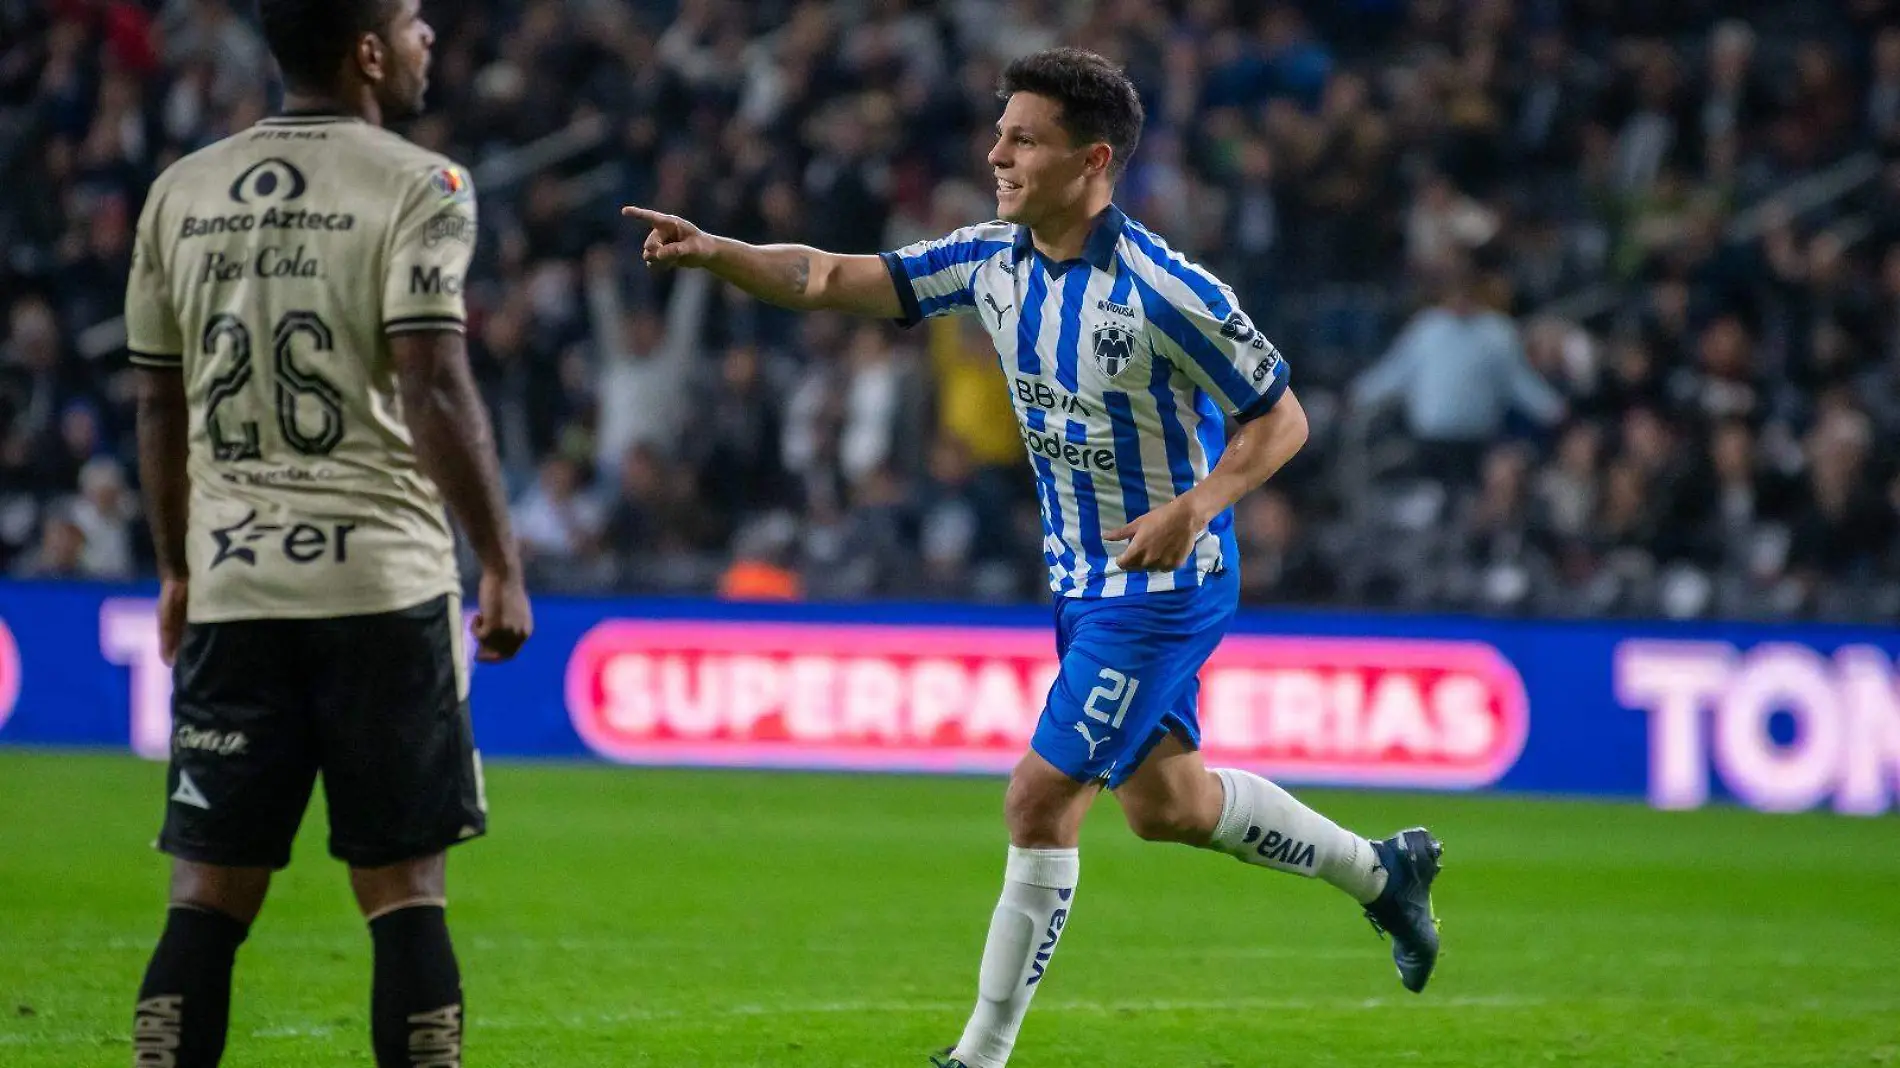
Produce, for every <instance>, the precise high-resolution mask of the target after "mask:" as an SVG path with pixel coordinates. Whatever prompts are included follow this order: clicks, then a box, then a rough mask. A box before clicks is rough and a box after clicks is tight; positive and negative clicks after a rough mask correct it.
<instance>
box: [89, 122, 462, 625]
mask: <svg viewBox="0 0 1900 1068" xmlns="http://www.w3.org/2000/svg"><path fill="white" fill-rule="evenodd" d="M475 232H476V214H475V195H474V189H473V187H472V185H471V184H470V181H469V176H468V173H467V172H466V171H465V170H463V169H462V168H460V167H458V166H456V165H455V164H454V163H452V162H450V161H449V160H447V159H444V158H443V157H441V156H438V155H436V154H434V153H432V152H429V151H426V150H424V149H422V148H420V147H419V146H417V145H414V144H412V143H410V142H408V141H406V140H404V139H403V138H401V137H399V136H397V135H396V134H393V133H390V132H388V131H386V130H383V129H381V128H379V127H376V126H372V125H369V124H367V123H364V122H360V121H357V120H354V119H344V118H331V117H283V118H276V119H268V120H265V121H264V122H261V123H259V124H258V125H256V126H253V127H251V128H250V129H248V130H245V131H244V132H242V133H239V134H237V135H235V136H233V137H230V138H228V139H226V140H224V141H221V142H219V143H217V144H214V145H212V146H210V147H208V148H205V149H203V150H201V151H199V152H197V153H194V154H193V155H191V156H188V157H186V158H184V159H182V160H180V161H179V162H178V163H176V164H174V165H173V166H172V167H171V168H169V169H168V170H167V171H166V172H165V173H164V174H162V175H161V176H160V177H159V179H158V181H157V183H156V184H155V185H154V186H153V188H152V192H151V195H150V198H149V199H148V200H147V202H146V206H145V210H144V213H143V215H142V216H141V217H140V220H139V230H138V236H137V240H136V243H135V248H134V256H133V264H132V276H131V280H130V283H129V284H128V286H127V291H126V330H127V335H128V336H127V347H128V348H129V349H130V350H131V354H132V361H133V363H135V364H137V365H140V366H144V367H152V368H161V369H166V368H177V369H178V370H179V372H180V373H181V374H182V375H183V376H184V385H185V396H186V398H187V401H188V403H189V406H190V412H191V417H190V440H191V445H190V460H189V469H190V475H191V507H190V513H191V515H190V529H189V534H188V553H187V559H188V561H189V564H190V568H191V611H190V617H191V620H192V621H193V622H216V621H222V620H231V619H258V618H302V619H308V618H331V617H336V616H347V615H367V614H374V613H379V612H387V611H393V610H395V609H398V608H404V607H408V606H410V605H414V604H420V603H422V602H423V601H426V600H429V599H431V598H433V597H437V596H440V595H442V594H445V593H453V592H456V590H457V589H458V588H459V585H460V583H459V580H458V577H457V575H456V566H455V553H454V536H453V534H452V532H451V529H450V527H449V523H448V518H447V516H446V514H445V513H444V511H443V506H442V498H441V494H440V492H439V491H438V490H437V488H436V486H435V484H434V482H433V481H431V480H430V479H429V478H428V476H427V475H425V474H424V473H423V472H422V470H421V468H420V467H419V466H418V463H417V460H416V454H415V446H414V439H413V437H412V436H411V434H410V430H409V427H408V425H407V424H406V423H405V421H404V419H403V412H402V403H401V398H400V394H399V390H398V386H397V380H396V374H395V368H394V366H393V363H392V360H391V357H390V351H389V343H388V337H389V336H390V335H392V334H401V333H404V332H420V331H441V330H447V331H456V332H460V331H462V330H463V329H464V322H465V315H466V312H465V309H464V305H463V300H462V286H463V282H464V279H465V277H466V275H467V273H468V267H469V261H470V258H471V257H472V255H473V253H474V246H475Z"/></svg>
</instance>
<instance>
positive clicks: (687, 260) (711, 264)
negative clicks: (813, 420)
mask: <svg viewBox="0 0 1900 1068" xmlns="http://www.w3.org/2000/svg"><path fill="white" fill-rule="evenodd" d="M620 214H622V215H624V216H626V217H627V218H629V219H637V220H639V221H640V222H643V223H645V224H647V225H648V226H651V227H652V228H653V231H652V233H649V234H648V235H647V240H646V245H645V246H644V247H642V248H641V250H640V255H641V258H642V259H644V260H646V262H647V264H648V266H652V267H700V268H704V269H705V270H708V271H711V272H712V273H713V274H715V275H717V276H719V277H720V278H723V279H725V280H726V281H728V282H731V283H732V284H733V285H735V286H738V287H739V288H740V289H743V290H745V291H746V292H747V293H750V294H752V295H753V296H755V297H758V298H759V299H760V300H764V301H767V302H770V303H772V304H777V305H779V306H780V307H784V308H793V309H796V310H798V311H818V310H830V311H841V312H848V313H850V314H853V315H866V316H872V317H874V318H882V319H896V318H898V317H900V316H901V315H903V313H904V308H903V304H902V303H901V302H900V300H899V298H898V295H897V286H896V285H895V284H894V283H893V282H892V281H891V276H890V272H889V271H888V270H886V269H885V267H884V263H883V261H882V260H880V259H878V258H877V257H876V256H841V255H838V254H837V253H833V252H823V251H820V250H819V249H815V248H811V247H809V246H806V245H749V244H746V243H745V242H743V241H734V240H733V239H731V238H728V237H716V236H714V235H712V234H709V233H706V232H705V231H704V230H701V229H700V228H699V227H697V226H695V225H693V224H692V223H690V222H688V221H687V220H685V219H682V218H680V217H679V216H677V215H667V214H664V213H662V212H657V211H652V210H650V209H648V208H640V207H625V208H622V209H620Z"/></svg>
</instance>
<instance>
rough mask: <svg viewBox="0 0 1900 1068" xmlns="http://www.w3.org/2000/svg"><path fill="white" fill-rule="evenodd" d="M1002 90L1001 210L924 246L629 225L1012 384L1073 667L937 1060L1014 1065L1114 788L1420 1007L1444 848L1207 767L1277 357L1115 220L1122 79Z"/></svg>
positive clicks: (1086, 71) (1132, 129)
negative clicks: (1091, 827)
mask: <svg viewBox="0 0 1900 1068" xmlns="http://www.w3.org/2000/svg"><path fill="white" fill-rule="evenodd" d="M999 95H1000V96H1001V97H1002V98H1003V99H1004V100H1005V101H1006V104H1005V106H1004V110H1003V114H1002V118H1001V120H1000V121H999V122H998V123H997V139H996V144H995V147H994V148H992V149H991V150H990V154H989V163H990V165H991V167H992V168H993V170H994V172H995V176H996V200H997V214H998V216H999V218H998V219H997V220H996V221H994V222H988V223H983V224H981V225H977V226H971V227H966V228H964V229H961V230H958V231H956V232H954V233H952V234H950V235H948V236H946V237H943V238H940V239H936V240H931V241H924V242H920V243H918V244H915V245H912V246H910V247H908V248H903V249H899V250H897V251H895V252H888V253H885V254H883V255H882V256H840V255H834V254H830V253H825V252H820V251H818V250H816V249H811V248H807V247H804V246H798V245H773V246H765V247H758V246H752V245H747V244H744V243H741V242H737V241H732V240H729V239H726V238H719V237H714V236H711V235H709V234H706V233H704V232H702V231H701V230H699V229H698V228H697V227H695V226H694V225H693V224H692V223H690V222H687V221H686V220H684V219H680V218H676V217H673V216H669V215H662V214H660V213H658V212H654V211H650V210H647V209H645V208H639V207H629V208H627V209H625V210H624V214H626V215H627V216H630V217H632V218H635V219H638V220H640V221H642V222H644V223H646V224H647V225H649V226H651V227H652V232H651V233H650V234H649V235H648V236H647V239H646V245H645V248H644V252H643V254H644V258H645V259H646V261H647V262H648V263H649V264H652V265H655V266H671V267H699V268H704V269H706V270H710V271H712V272H713V273H714V274H716V275H718V276H719V277H721V278H724V279H726V280H727V281H729V282H732V283H733V284H735V285H737V286H739V287H740V288H742V289H744V290H746V291H747V292H749V293H752V294H754V295H756V296H758V297H761V298H763V299H765V300H769V301H772V302H773V303H776V304H780V305H784V306H786V307H790V308H797V309H818V308H826V309H834V310H840V311H847V312H854V313H859V314H863V315H870V316H882V317H888V318H894V319H898V320H900V321H902V322H903V323H905V324H911V323H915V322H918V321H920V320H922V319H926V318H930V317H932V316H936V315H947V314H953V313H961V314H966V315H975V316H977V318H978V319H979V320H980V321H981V322H982V323H983V326H984V328H985V329H986V330H987V331H988V332H989V335H990V337H991V339H992V340H993V341H994V342H995V344H996V350H997V353H998V355H999V356H1000V358H1001V360H1002V365H1003V370H1004V372H1005V374H1006V375H1007V376H1008V380H1009V390H1010V395H1011V397H1012V399H1013V401H1014V404H1015V408H1016V414H1017V416H1018V417H1019V419H1020V422H1021V427H1022V437H1023V442H1024V444H1025V445H1026V446H1027V448H1028V452H1029V460H1030V465H1031V467H1032V468H1033V469H1034V472H1035V478H1036V487H1037V490H1038V494H1039V497H1040V499H1041V505H1042V518H1043V531H1044V537H1043V556H1044V559H1045V560H1046V562H1047V563H1048V567H1049V581H1050V588H1051V589H1052V590H1053V591H1054V593H1055V595H1056V642H1057V648H1058V653H1059V656H1060V658H1061V674H1060V676H1059V678H1058V679H1057V681H1056V683H1055V685H1054V686H1053V687H1052V688H1051V690H1050V692H1049V698H1048V703H1047V705H1046V706H1045V708H1044V711H1043V714H1042V718H1041V720H1040V722H1039V724H1038V726H1037V728H1036V731H1035V735H1034V738H1033V740H1032V742H1031V746H1030V752H1029V753H1028V754H1026V755H1025V756H1024V757H1023V759H1022V761H1021V763H1020V764H1018V765H1017V767H1016V769H1015V771H1014V773H1013V774H1012V776H1011V779H1010V784H1009V791H1008V798H1007V802H1006V819H1007V823H1008V827H1009V835H1010V847H1009V856H1008V861H1007V864H1006V866H1005V871H1004V884H1003V892H1002V897H1001V899H1000V901H999V902H998V903H997V906H996V910H995V913H994V915H993V917H992V919H991V923H990V932H989V938H988V940H987V942H986V944H985V946H984V950H983V962H982V966H981V969H980V971H979V978H978V999H977V1004H976V1008H975V1011H974V1013H973V1014H972V1016H971V1018H970V1021H969V1024H968V1026H967V1027H966V1028H965V1030H964V1032H963V1036H962V1038H961V1040H960V1041H959V1042H958V1043H957V1045H956V1046H955V1047H954V1048H953V1049H952V1050H949V1051H946V1053H945V1054H944V1056H943V1058H942V1059H940V1060H939V1061H938V1063H939V1064H940V1065H946V1066H963V1068H1002V1065H1003V1064H1004V1063H1005V1062H1006V1061H1007V1060H1008V1058H1009V1054H1010V1051H1011V1049H1012V1047H1013V1046H1014V1044H1015V1041H1016V1035H1017V1032H1018V1029H1019V1028H1020V1026H1021V1024H1022V1020H1023V1016H1024V1014H1025V1012H1026V1011H1027V1010H1028V1008H1029V1002H1030V998H1031V996H1032V995H1033V994H1034V993H1035V991H1036V988H1037V987H1038V986H1039V985H1040V983H1041V981H1042V978H1043V975H1044V972H1045V970H1046V968H1047V966H1048V964H1049V961H1050V959H1051V957H1052V955H1053V954H1054V952H1055V949H1056V944H1057V942H1058V941H1059V940H1060V938H1061V934H1062V931H1063V930H1064V928H1065V927H1066V926H1067V923H1068V919H1069V915H1070V910H1071V908H1072V907H1073V905H1074V900H1073V898H1074V894H1075V888H1076V883H1077V878H1078V875H1079V873H1080V863H1079V857H1078V854H1077V849H1076V846H1077V842H1078V839H1079V834H1080V830H1081V825H1082V818H1083V815H1084V814H1085V813H1086V812H1087V810H1088V808H1089V805H1090V804H1091V803H1092V802H1093V801H1094V800H1095V798H1096V796H1097V795H1098V794H1099V793H1100V791H1101V790H1102V789H1103V788H1104V787H1106V788H1107V789H1108V790H1110V791H1112V792H1113V793H1114V794H1115V795H1116V797H1117V799H1118V800H1119V801H1120V802H1121V805H1122V809H1123V811H1124V813H1125V814H1126V816H1127V819H1128V823H1129V826H1130V827H1131V828H1133V830H1134V831H1135V833H1136V834H1138V835H1140V836H1141V837H1143V838H1146V839H1150V840H1154V841H1169V842H1181V843H1185V844H1187V845H1191V846H1195V847H1199V848H1204V849H1210V850H1214V851H1217V852H1222V853H1227V854H1230V855H1232V856H1235V857H1238V858H1239V859H1241V860H1243V861H1246V862H1248V863H1250V864H1256V865H1260V866H1262V867H1266V868H1272V869H1276V870H1279V871H1286V872H1292V873H1295V874H1299V875H1306V876H1317V877H1319V878H1321V879H1323V880H1325V881H1327V882H1329V883H1331V884H1332V885H1334V886H1336V887H1338V888H1340V889H1341V890H1343V891H1345V892H1347V893H1349V894H1351V895H1352V896H1353V898H1354V899H1355V900H1356V901H1358V902H1359V903H1360V904H1361V905H1362V906H1363V907H1364V908H1365V911H1366V915H1367V916H1368V917H1369V918H1371V920H1372V921H1373V923H1374V926H1375V927H1377V928H1379V929H1380V930H1382V931H1385V932H1388V933H1390V934H1391V936H1392V939H1393V943H1394V946H1393V957H1394V959H1395V961H1396V963H1397V965H1398V970H1399V975H1400V978H1401V980H1402V982H1403V983H1404V985H1405V986H1406V987H1407V988H1408V989H1411V990H1414V991H1416V990H1420V989H1422V988H1423V987H1424V985H1425V982H1426V980H1427V979H1428V978H1429V977H1430V975H1431V971H1432V967H1433V965H1434V964H1435V963H1436V960H1437V955H1438V936H1437V931H1436V925H1435V922H1434V920H1433V918H1432V913H1431V901H1430V889H1431V884H1432V881H1433V879H1434V878H1435V877H1436V875H1437V872H1438V857H1439V853H1440V847H1439V844H1438V843H1437V842H1436V841H1434V840H1433V839H1432V837H1431V836H1430V835H1429V834H1428V833H1426V832H1425V831H1424V830H1423V829H1414V830H1410V831H1403V832H1400V833H1399V834H1396V835H1394V836H1393V837H1391V838H1389V839H1386V840H1384V841H1379V842H1371V841H1368V840H1366V839H1364V838H1361V837H1359V836H1358V835H1356V834H1354V833H1352V832H1350V831H1348V830H1346V829H1344V828H1341V827H1340V826H1338V825H1337V824H1335V823H1333V822H1332V821H1331V820H1329V819H1327V818H1326V817H1324V816H1322V815H1320V814H1319V813H1317V812H1315V811H1313V810H1312V809H1309V808H1307V807H1306V806H1305V805H1302V804H1301V803H1300V802H1299V801H1297V800H1295V799H1294V798H1293V797H1292V796H1291V795H1289V794H1288V793H1287V792H1286V791H1284V790H1282V789H1280V788H1279V787H1278V786H1275V785H1274V784H1273V783H1271V782H1268V781H1267V780H1265V779H1263V778H1260V777H1259V776H1256V775H1252V774H1249V773H1247V772H1244V771H1239V770H1236V769H1231V768H1222V769H1213V770H1210V769H1209V768H1208V767H1207V766H1206V764H1205V763H1204V762H1203V760H1202V757H1201V754H1200V752H1199V739H1200V727H1199V722H1198V717H1197V708H1196V698H1197V695H1198V681H1197V674H1198V672H1199V671H1200V668H1201V665H1202V664H1203V663H1204V662H1205V661H1206V660H1207V658H1208V656H1209V655H1211V654H1212V653H1213V651H1214V648H1215V647H1216V646H1217V645H1218V644H1219V643H1220V640H1221V637H1222V635H1223V634H1224V633H1225V632H1226V630H1227V627H1228V625H1229V624H1230V622H1231V621H1232V620H1233V617H1234V612H1235V607H1236V604H1237V601H1238V592H1239V587H1240V583H1239V568H1240V559H1239V554H1238V551H1237V548H1236V545H1235V539H1234V532H1233V515H1232V506H1233V505H1234V503H1235V502H1236V501H1238V500H1239V499H1240V498H1241V497H1242V496H1244V495H1245V494H1247V493H1248V492H1250V491H1251V490H1253V489H1254V488H1255V487H1257V486H1259V485H1260V484H1261V483H1262V482H1264V481H1265V480H1266V479H1267V478H1269V477H1270V476H1272V475H1273V474H1274V472H1276V471H1278V470H1279V469H1280V467H1281V466H1282V465H1284V464H1285V463H1286V462H1287V461H1288V460H1289V459H1290V458H1292V456H1293V455H1294V454H1295V453H1296V452H1298V451H1299V449H1300V447H1301V445H1302V444H1304V443H1305V440H1306V433H1307V425H1306V416H1305V413H1304V412H1303V411H1302V410H1301V408H1300V403H1299V400H1298V399H1297V398H1296V397H1295V396H1294V394H1293V392H1292V390H1291V389H1289V388H1288V384H1287V383H1288V379H1289V374H1290V369H1289V367H1288V365H1287V362H1286V361H1285V360H1284V359H1283V358H1282V357H1281V355H1280V353H1279V352H1278V351H1277V350H1276V349H1275V348H1274V347H1273V345H1272V344H1270V343H1269V342H1268V341H1267V340H1266V338H1264V337H1262V336H1261V334H1260V332H1259V331H1258V330H1256V329H1255V328H1254V325H1253V323H1252V322H1251V321H1249V320H1248V318H1247V316H1246V314H1245V313H1244V312H1242V311H1241V310H1240V309H1239V308H1238V307H1237V306H1236V302H1235V299H1234V294H1233V291H1232V290H1231V289H1229V288H1228V287H1227V286H1225V285H1223V284H1222V283H1221V282H1220V281H1219V280H1218V279H1216V278H1215V277H1214V276H1213V275H1211V274H1209V273H1208V272H1207V271H1205V270H1203V269H1202V268H1200V267H1199V266H1197V265H1195V264H1194V263H1192V262H1190V261H1189V260H1188V259H1187V258H1186V257H1184V256H1182V255H1181V254H1180V253H1178V252H1176V251H1175V250H1173V249H1172V248H1170V247H1169V246H1168V244H1167V242H1165V241H1163V240H1162V239H1161V238H1160V237H1158V236H1157V235H1155V234H1154V233H1153V232H1151V231H1150V230H1148V229H1147V228H1146V227H1144V226H1142V225H1141V224H1140V223H1138V222H1136V221H1135V220H1133V219H1130V218H1128V217H1127V216H1126V215H1124V214H1123V213H1122V211H1121V210H1120V209H1119V208H1117V207H1116V206H1115V204H1114V202H1113V194H1114V185H1115V180H1116V178H1117V177H1118V176H1119V175H1120V173H1121V171H1122V169H1123V168H1124V166H1125V165H1126V162H1127V160H1128V158H1129V155H1130V154H1131V153H1132V152H1133V151H1134V148H1135V145H1136V143H1137V142H1138V141H1139V139H1140V134H1141V124H1142V109H1141V103H1140V100H1139V99H1138V97H1137V95H1136V93H1135V89H1134V86H1133V85H1132V84H1131V83H1130V82H1129V81H1128V79H1127V77H1126V76H1125V75H1124V74H1123V73H1122V72H1121V71H1120V70H1119V69H1117V68H1116V67H1114V66H1113V65H1112V64H1110V63H1109V62H1108V61H1107V60H1104V59H1103V58H1102V57H1100V56H1097V55H1094V54H1092V53H1088V52H1084V51H1080V50H1076V49H1057V50H1053V51H1048V52H1042V53H1038V54H1035V55H1031V56H1028V57H1025V58H1023V59H1019V60H1017V61H1016V62H1015V63H1013V64H1011V65H1010V67H1009V68H1008V70H1007V71H1006V72H1005V74H1004V76H1003V82H1002V86H1001V90H1000V93H999ZM1229 421H1231V422H1232V423H1234V424H1236V426H1237V430H1236V432H1235V433H1234V434H1233V435H1232V440H1231V441H1230V440H1228V434H1227V424H1228V422H1229Z"/></svg>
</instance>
